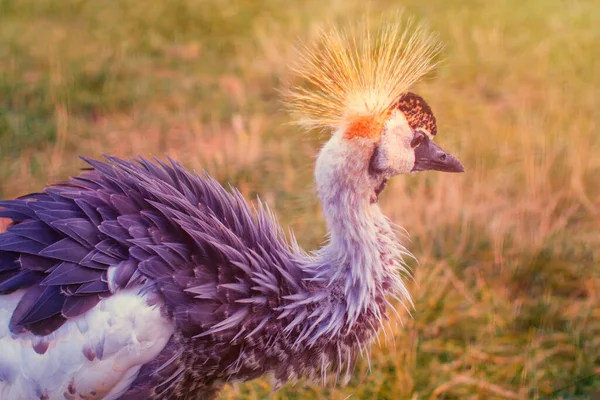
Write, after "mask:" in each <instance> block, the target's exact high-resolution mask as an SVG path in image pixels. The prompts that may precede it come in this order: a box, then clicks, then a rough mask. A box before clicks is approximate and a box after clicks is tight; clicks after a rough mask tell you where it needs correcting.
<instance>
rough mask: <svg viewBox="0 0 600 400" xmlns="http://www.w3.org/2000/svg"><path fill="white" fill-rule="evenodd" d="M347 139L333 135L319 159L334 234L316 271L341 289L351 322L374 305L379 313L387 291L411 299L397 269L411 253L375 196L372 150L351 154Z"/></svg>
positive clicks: (320, 182)
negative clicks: (340, 140)
mask: <svg viewBox="0 0 600 400" xmlns="http://www.w3.org/2000/svg"><path fill="white" fill-rule="evenodd" d="M345 145H346V144H345V143H344V142H341V143H340V142H337V143H336V142H335V139H334V140H332V141H330V142H329V143H328V144H327V145H326V146H325V147H324V148H323V150H322V152H321V154H320V156H319V159H318V160H317V169H316V175H317V176H316V181H317V189H318V192H319V198H320V200H321V205H322V208H323V215H324V217H325V220H326V223H327V228H328V230H329V235H330V240H329V243H328V244H327V245H326V246H324V247H323V248H321V249H320V250H319V251H318V252H317V256H318V257H317V265H318V266H317V269H318V270H319V272H318V274H317V275H316V276H318V277H319V279H320V280H322V281H325V282H324V283H326V284H327V286H328V287H331V288H333V289H332V290H340V289H342V291H343V293H344V298H345V301H346V304H347V316H348V322H349V323H350V324H353V322H354V321H356V320H357V319H358V318H359V316H360V315H361V314H362V313H365V312H371V311H374V310H373V309H372V308H373V307H376V308H377V310H375V312H376V313H379V312H380V311H381V306H382V303H383V302H385V301H386V300H385V296H386V295H387V294H397V295H398V296H399V297H400V298H401V299H402V300H407V301H408V302H410V299H409V297H408V292H407V291H406V288H405V286H404V284H403V283H402V279H401V276H400V274H399V273H400V272H401V271H402V270H405V267H404V262H403V260H402V256H403V255H406V254H409V253H408V252H407V251H406V249H405V248H404V247H403V246H402V244H401V243H400V242H399V241H398V239H397V237H396V235H395V233H394V231H393V229H392V227H391V224H390V222H389V220H388V219H387V218H386V217H385V216H384V215H383V214H382V213H381V210H380V208H379V206H378V205H377V203H374V202H373V201H372V193H373V187H374V182H371V180H372V177H370V176H369V174H368V163H369V153H368V152H357V151H354V152H352V154H354V155H355V156H353V157H352V158H351V159H349V158H348V157H344V153H346V154H348V149H347V148H344V146H345ZM352 150H355V149H352ZM340 153H341V154H340ZM361 154H364V156H362V157H361ZM345 160H348V161H347V162H346V161H345ZM394 292H396V293H394ZM398 292H399V293H398Z"/></svg>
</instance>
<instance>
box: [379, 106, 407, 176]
mask: <svg viewBox="0 0 600 400" xmlns="http://www.w3.org/2000/svg"><path fill="white" fill-rule="evenodd" d="M412 137H413V132H412V129H411V128H410V126H409V125H408V122H407V121H406V118H405V117H404V114H403V113H401V112H399V111H396V110H395V111H393V112H392V114H391V115H390V118H388V120H387V122H386V124H385V126H384V129H383V132H382V134H381V141H380V143H379V149H378V155H377V158H378V159H377V161H376V163H377V166H378V167H381V168H379V169H381V170H389V171H390V175H396V174H407V173H410V171H411V170H412V168H413V166H414V164H415V152H414V150H413V149H412V148H411V147H410V141H411V139H412Z"/></svg>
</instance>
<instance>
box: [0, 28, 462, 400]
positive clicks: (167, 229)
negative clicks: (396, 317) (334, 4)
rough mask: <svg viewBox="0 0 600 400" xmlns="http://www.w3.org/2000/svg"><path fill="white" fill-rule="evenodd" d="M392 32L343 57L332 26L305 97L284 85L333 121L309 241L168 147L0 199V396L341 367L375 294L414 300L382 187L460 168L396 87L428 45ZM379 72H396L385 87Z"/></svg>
mask: <svg viewBox="0 0 600 400" xmlns="http://www.w3.org/2000/svg"><path fill="white" fill-rule="evenodd" d="M396 29H397V28H396ZM386 32H387V33H386ZM401 33H402V31H399V30H396V31H394V30H392V31H389V30H386V31H384V36H382V37H384V38H387V40H388V42H389V43H379V44H380V45H382V44H383V45H386V44H398V43H400V44H401V43H404V42H402V41H400V42H398V40H399V39H402V40H405V41H406V40H407V41H406V43H408V50H410V49H411V47H410V46H413V47H412V48H413V51H412V53H411V52H408V53H402V52H398V51H396V50H394V51H388V50H386V52H383V53H381V51H380V47H375V48H374V49H375V53H376V54H375V56H377V57H378V58H377V57H376V58H375V61H377V60H383V61H381V62H382V63H380V64H377V63H375V64H373V65H371V64H369V63H367V62H366V61H368V60H363V58H365V57H366V58H368V59H372V58H373V57H374V55H373V54H371V50H372V49H371V48H369V47H366V48H365V49H363V50H365V53H364V54H363V55H361V54H362V53H360V52H357V53H352V54H354V55H350V56H349V55H348V54H347V53H344V51H345V50H340V48H343V46H342V47H339V46H338V45H339V44H340V43H337V42H335V40H338V41H340V40H342V39H341V38H342V37H341V36H335V34H332V36H326V37H327V38H331V37H333V38H334V39H332V40H333V42H328V43H325V48H326V49H333V50H332V51H330V52H329V53H328V52H327V51H325V52H321V53H314V52H313V53H311V52H310V51H309V52H308V53H307V54H308V55H307V56H306V57H305V60H308V67H306V66H305V67H300V69H298V70H297V72H298V73H299V76H301V77H304V78H306V79H308V81H309V82H310V83H312V84H313V85H316V86H317V88H316V89H315V92H313V93H317V96H316V97H309V98H307V97H306V96H307V95H308V96H310V95H309V94H308V92H305V91H304V89H301V88H300V87H297V88H296V89H292V90H291V91H290V92H289V93H288V99H290V104H291V105H292V108H294V107H296V111H299V112H306V113H307V115H308V117H307V118H306V119H304V120H303V121H305V122H306V121H308V123H307V125H308V126H329V127H331V128H332V131H333V133H332V137H331V139H330V140H329V141H328V142H327V144H326V145H325V146H324V147H323V149H322V150H321V152H320V154H319V157H318V159H317V164H316V170H315V181H316V186H317V191H318V193H319V198H320V200H321V204H322V207H323V214H324V217H325V220H326V224H327V228H328V230H329V241H328V243H327V244H326V245H324V246H323V247H322V248H321V249H319V250H317V251H315V252H312V253H307V252H304V251H302V250H301V249H300V247H299V246H298V244H297V242H296V241H295V239H294V238H293V237H288V238H286V237H285V235H284V234H283V232H282V229H281V228H280V226H279V224H278V223H277V220H276V218H275V216H274V215H273V213H272V212H271V211H270V210H269V209H268V207H266V206H265V205H263V204H262V203H261V202H260V201H258V203H257V205H256V206H251V205H249V204H248V203H247V202H246V201H245V200H244V199H243V197H242V195H241V194H240V193H239V192H238V191H237V190H235V189H234V188H230V190H226V189H225V188H223V187H222V186H221V185H220V184H219V183H218V182H217V181H215V180H214V179H212V178H211V177H210V176H209V175H207V174H204V175H199V174H196V173H190V172H188V171H186V170H185V169H184V168H183V167H182V166H181V165H180V164H178V163H177V162H175V161H172V160H171V161H170V163H164V162H161V161H158V160H157V161H156V162H151V161H149V160H146V159H143V158H140V159H138V160H137V161H125V160H121V159H118V158H115V157H108V160H107V161H106V162H101V161H97V160H91V159H85V161H86V162H87V163H89V164H90V166H91V167H92V168H91V170H88V171H85V172H83V173H82V174H81V175H80V176H77V177H74V178H72V179H70V180H69V181H67V182H64V183H61V184H57V185H53V186H50V187H48V188H46V189H44V190H43V191H42V192H40V193H34V194H30V195H27V196H24V197H21V198H19V199H14V200H6V201H2V202H0V217H4V218H9V219H10V220H11V221H12V223H11V225H10V226H9V227H8V229H7V231H6V232H4V233H1V234H0V397H1V398H2V399H5V398H6V399H32V398H39V399H62V398H67V399H78V398H85V399H138V398H139V399H162V398H168V399H184V398H197V399H209V398H213V397H214V396H215V395H216V394H217V393H218V391H219V389H220V388H221V387H222V385H224V384H225V383H227V382H231V381H244V380H249V379H253V378H256V377H259V376H262V375H265V374H266V375H269V376H271V377H272V378H273V379H274V381H275V384H276V386H278V385H279V384H281V383H283V382H286V381H289V380H294V379H298V378H310V379H318V378H323V379H324V380H325V378H326V376H327V374H328V373H329V376H331V375H333V376H335V377H338V376H343V377H347V376H348V375H349V374H350V372H351V371H352V369H353V365H354V362H355V361H356V358H357V356H358V355H359V354H360V353H361V352H364V351H365V350H367V349H368V347H369V346H370V344H371V342H372V341H373V339H374V338H375V336H376V334H377V332H378V330H379V328H380V327H381V326H382V325H383V323H384V322H385V321H386V319H387V317H386V309H388V308H389V305H390V303H389V299H390V298H391V297H396V298H397V299H398V300H400V302H401V303H402V304H405V305H410V304H411V300H410V295H409V293H408V291H407V289H406V286H405V284H404V282H403V280H404V278H405V276H406V274H407V273H408V271H407V268H406V265H405V263H404V260H403V257H404V256H407V255H409V253H408V251H407V250H406V249H405V248H404V246H403V245H402V244H401V242H400V241H399V239H398V237H397V234H396V232H395V229H394V225H393V224H392V223H391V222H390V221H389V220H388V219H387V218H386V217H385V216H384V215H383V214H382V212H381V210H380V208H379V206H378V204H377V200H378V196H379V194H380V193H381V191H382V190H383V189H384V187H385V184H386V182H387V180H388V179H389V178H390V177H392V176H394V175H397V174H403V173H412V172H416V171H420V170H425V169H437V170H442V171H449V172H459V171H462V166H461V165H460V163H459V162H458V161H457V160H456V159H454V158H453V157H452V156H451V155H449V154H447V153H445V152H444V151H443V150H441V149H440V148H439V147H437V145H435V144H434V143H433V141H432V138H433V136H434V135H435V134H436V131H437V129H436V126H435V118H434V117H433V114H432V113H431V110H430V109H429V107H428V106H427V104H426V103H425V102H424V100H423V99H422V98H421V97H420V96H417V95H415V94H412V93H408V92H406V89H407V85H408V84H411V83H413V82H414V80H416V78H418V76H420V75H422V74H423V73H425V72H426V71H427V68H426V67H425V66H426V64H427V62H428V61H429V58H428V57H430V56H431V54H432V47H431V46H429V47H427V46H426V47H425V48H423V46H420V47H419V46H416V47H415V45H416V44H417V45H418V44H428V43H429V42H428V41H427V40H426V38H424V37H423V36H419V35H417V36H412V37H409V36H406V34H404V36H402V37H400V36H401V35H400V34H401ZM385 35H387V36H385ZM394 35H397V36H398V35H400V36H398V38H396V36H394ZM420 35H422V33H421V34H420ZM415 37H416V39H414V38H415ZM336 38H337V39H336ZM406 38H408V39H406ZM336 46H338V48H336ZM321 48H322V46H321ZM384 48H387V47H385V46H384ZM378 51H379V53H377V52H378ZM317 54H325V55H327V54H329V55H332V56H335V55H336V54H337V57H338V58H335V57H333V58H331V57H330V58H329V59H328V58H327V57H325V58H318V57H320V56H318V55H317ZM357 54H358V55H359V60H362V61H364V62H362V64H361V63H358V64H356V63H355V64H356V65H354V64H352V57H354V56H356V55H357ZM407 54H408V55H407ZM347 56H348V57H350V58H349V59H345V58H344V57H347ZM314 57H317V58H314ZM340 57H341V58H340ZM361 57H362V58H361ZM407 57H408V58H407ZM411 57H412V58H411ZM348 60H350V61H348ZM402 60H404V61H403V63H399V64H398V62H399V61H402ZM407 60H408V61H407ZM410 60H413V61H410ZM394 62H395V63H396V64H395V65H396V66H398V65H400V67H398V68H400V69H398V70H397V69H394V67H393V65H392V64H393V63H394ZM344 63H346V64H344ZM342 64H344V65H345V66H344V65H342ZM331 65H333V67H331V68H330V67H329V66H331ZM340 65H342V66H341V67H340ZM374 65H375V66H374ZM376 65H380V66H379V67H377V66H376ZM384 67H385V68H384ZM303 68H304V69H303ZM311 68H314V69H315V70H314V71H313V70H312V69H311ZM386 68H387V69H386ZM315 71H316V72H317V74H316V75H315V74H314V73H313V72H315ZM344 71H345V73H346V75H347V76H346V77H344V75H343V73H344ZM365 71H366V72H365ZM402 72H404V75H402ZM363 73H366V75H367V76H371V75H372V76H371V77H370V78H368V79H363V80H361V79H359V78H360V76H362V75H361V74H363ZM319 74H320V75H319ZM382 76H383V78H385V79H383V78H382ZM350 78H352V79H350ZM390 79H401V80H402V82H401V84H398V85H396V84H394V85H390V87H391V89H389V90H387V91H386V90H385V85H386V82H387V83H388V84H390ZM333 82H338V83H339V82H341V83H339V84H338V85H337V86H335V85H333ZM396 83H397V82H396ZM340 88H341V89H343V90H341V89H340ZM319 96H321V98H320V99H319ZM323 96H325V97H323ZM336 96H337V97H336ZM325 98H327V99H329V100H327V101H329V102H327V101H326V100H325ZM361 99H362V100H364V101H360V100H361ZM392 99H394V101H391V100H392ZM302 100H304V101H302ZM319 102H321V104H322V106H323V107H327V106H331V108H332V109H333V111H331V112H329V113H323V112H322V111H319V110H317V108H316V105H317V104H318V103H319ZM344 105H346V106H348V107H346V108H343V106H344ZM313 111H317V112H316V113H315V112H313Z"/></svg>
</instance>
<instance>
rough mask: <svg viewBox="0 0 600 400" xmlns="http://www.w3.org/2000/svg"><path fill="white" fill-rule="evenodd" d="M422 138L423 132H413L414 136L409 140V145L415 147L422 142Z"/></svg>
mask: <svg viewBox="0 0 600 400" xmlns="http://www.w3.org/2000/svg"><path fill="white" fill-rule="evenodd" d="M423 140H425V134H424V133H423V132H420V131H417V132H415V136H414V137H413V138H412V140H411V141H410V147H412V148H413V149H414V148H415V147H417V146H418V145H420V144H421V143H423Z"/></svg>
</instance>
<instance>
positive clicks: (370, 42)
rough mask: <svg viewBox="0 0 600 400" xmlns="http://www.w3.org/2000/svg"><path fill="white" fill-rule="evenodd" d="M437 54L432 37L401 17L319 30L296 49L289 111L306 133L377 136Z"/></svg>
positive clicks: (438, 45) (438, 46)
mask: <svg viewBox="0 0 600 400" xmlns="http://www.w3.org/2000/svg"><path fill="white" fill-rule="evenodd" d="M440 49H441V42H440V41H439V40H438V38H437V35H436V34H434V33H431V32H430V31H429V30H428V29H427V28H426V27H425V26H424V25H423V24H414V23H413V22H412V21H411V20H410V19H408V20H407V19H404V18H402V15H401V14H400V13H395V14H393V15H392V16H391V17H383V18H381V20H380V21H379V22H378V23H377V24H373V23H372V22H371V21H369V19H368V18H367V17H365V19H364V20H363V21H362V22H361V23H359V24H357V25H355V26H353V27H350V28H347V29H340V28H336V27H330V28H327V29H324V30H322V31H321V32H320V35H319V36H318V38H317V40H316V41H314V42H313V43H310V44H302V45H300V46H299V48H298V50H299V53H298V56H299V57H298V59H297V62H296V63H295V64H294V65H293V67H292V72H293V73H294V75H295V77H296V78H297V80H294V81H293V83H292V84H290V85H288V88H287V89H286V91H285V92H284V95H285V97H286V100H287V104H288V107H289V109H290V110H291V111H292V112H293V113H294V114H295V115H296V116H297V118H298V119H297V122H298V123H299V124H300V125H301V126H303V127H305V128H307V129H314V128H321V129H323V128H324V129H331V130H335V129H338V128H344V132H345V135H346V136H347V137H377V136H378V135H379V134H380V132H381V129H382V127H383V124H384V122H385V120H386V118H387V117H388V116H389V114H390V112H391V110H392V109H393V108H394V106H395V105H396V106H398V105H401V104H404V103H402V96H403V95H406V94H407V90H408V88H409V87H410V86H411V85H413V84H414V83H415V82H416V81H417V80H418V79H419V78H421V77H422V76H423V75H424V74H426V73H427V72H429V71H430V70H431V69H432V68H433V67H434V66H435V63H434V58H435V56H436V55H437V54H438V53H439V51H440ZM407 100H411V99H410V98H408V99H407ZM432 134H435V133H434V132H432Z"/></svg>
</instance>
